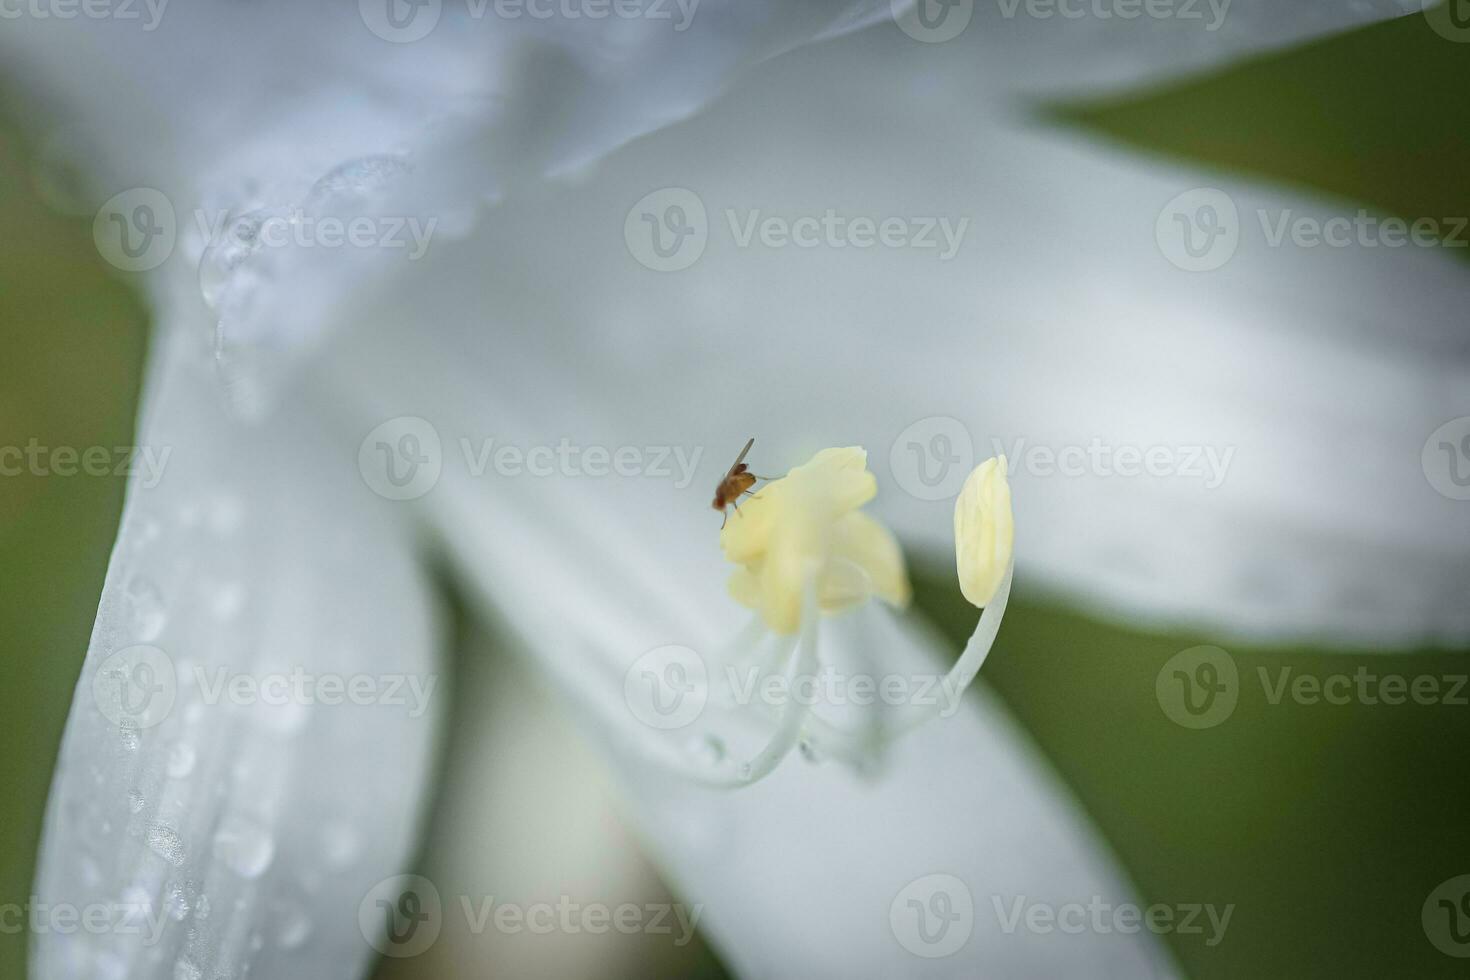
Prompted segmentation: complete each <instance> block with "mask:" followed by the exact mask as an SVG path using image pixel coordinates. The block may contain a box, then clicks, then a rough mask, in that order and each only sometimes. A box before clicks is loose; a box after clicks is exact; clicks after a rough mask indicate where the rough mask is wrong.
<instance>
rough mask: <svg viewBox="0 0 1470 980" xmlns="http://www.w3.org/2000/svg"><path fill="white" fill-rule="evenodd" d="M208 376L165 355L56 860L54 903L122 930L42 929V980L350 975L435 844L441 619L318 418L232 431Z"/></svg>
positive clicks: (81, 685)
mask: <svg viewBox="0 0 1470 980" xmlns="http://www.w3.org/2000/svg"><path fill="white" fill-rule="evenodd" d="M193 353H194V352H193V348H192V345H188V344H177V343H176V344H173V345H168V344H166V343H165V344H161V345H160V348H159V349H156V350H155V358H156V361H155V365H154V370H153V377H152V383H151V384H150V386H149V389H148V393H149V399H148V405H147V421H146V422H145V424H144V426H143V429H142V441H143V444H144V445H145V446H146V447H147V448H148V450H150V451H155V452H157V453H160V454H161V453H163V452H165V451H166V452H167V456H166V458H163V459H162V464H163V465H162V473H161V479H155V478H154V477H155V475H156V473H155V471H153V470H144V471H141V472H140V473H139V474H137V475H135V476H134V477H133V480H132V482H131V483H130V488H129V497H128V501H127V505H126V510H125V513H124V520H123V527H122V530H121V532H120V534H119V537H118V542H117V547H116V550H115V551H114V554H113V557H112V562H111V565H110V568H109V570H108V576H107V580H106V584H105V586H104V589H103V594H102V599H101V604H100V608H99V611H98V618H97V625H96V629H95V631H94V633H93V637H92V642H91V646H90V648H89V650H88V652H87V658H86V660H85V662H84V663H83V664H82V670H81V677H80V679H79V682H78V686H77V691H76V697H75V700H74V702H73V704H72V708H71V713H70V716H69V718H68V721H67V728H66V734H65V739H64V742H63V745H62V749H61V756H60V760H59V763H58V766H57V770H56V774H55V777H54V782H53V785H52V790H51V797H50V801H49V805H48V812H47V816H46V825H45V832H44V839H43V843H42V848H41V855H40V870H39V873H38V881H37V886H36V894H37V896H38V899H39V901H41V902H44V903H47V904H48V905H49V906H51V907H53V908H54V907H60V906H65V907H71V908H74V909H76V910H78V912H79V914H83V915H86V914H90V913H88V912H87V910H89V909H111V910H114V913H113V914H114V918H113V919H112V920H110V921H111V923H112V926H111V927H109V928H107V929H105V930H101V931H98V930H95V929H91V928H88V929H77V930H67V931H65V932H62V931H60V930H55V931H53V930H45V931H41V932H39V933H38V934H36V935H35V936H34V937H33V948H32V965H31V975H32V976H34V977H84V976H85V977H106V978H121V977H129V978H155V977H156V978H160V980H173V978H178V977H217V976H230V977H238V976H242V975H243V972H244V970H245V968H246V966H247V965H248V966H249V967H250V971H251V975H252V976H266V977H271V978H293V977H294V978H311V980H322V978H327V977H342V978H355V977H358V976H361V975H362V974H363V972H364V971H365V970H366V969H367V967H368V965H369V963H370V962H371V961H372V958H373V957H374V956H375V954H374V952H373V948H372V946H371V945H370V944H369V940H368V938H367V937H366V936H365V935H364V934H363V932H362V931H361V930H360V929H359V926H358V919H357V910H358V905H359V902H360V901H362V900H363V898H364V896H365V895H366V894H367V892H368V889H369V888H370V887H371V886H373V885H374V884H375V883H376V882H378V881H379V880H380V879H382V878H384V877H385V876H388V875H390V874H396V873H398V872H399V871H401V870H402V865H403V863H404V862H405V861H406V860H407V859H408V858H409V857H410V855H411V854H412V852H413V849H414V847H415V843H416V840H415V832H416V829H417V825H418V822H419V819H420V816H421V814H422V812H423V806H424V802H425V796H426V784H427V780H428V777H429V775H430V763H431V762H432V757H431V756H432V749H433V745H434V741H435V739H434V733H435V730H436V727H437V725H436V718H437V717H439V715H440V711H439V708H440V698H441V697H442V695H439V694H436V693H435V689H434V688H431V687H429V684H430V683H437V677H438V671H439V670H440V664H439V661H438V657H437V650H436V649H435V645H436V637H435V634H436V628H435V621H436V618H437V617H436V616H435V615H434V613H433V610H432V603H431V599H430V593H429V588H428V583H427V582H426V580H425V576H424V573H423V571H422V569H421V568H420V567H419V565H418V563H417V562H416V560H415V557H414V554H413V550H412V546H411V542H410V541H409V540H407V539H406V537H405V533H404V532H405V530H406V529H405V528H404V527H403V526H401V525H395V524H394V523H392V522H390V521H389V520H387V519H386V518H387V515H386V514H385V510H386V508H385V506H384V501H382V500H380V499H379V498H378V497H376V496H374V495H373V494H371V493H370V492H369V491H368V490H367V488H366V487H365V486H364V485H363V484H362V482H361V481H360V480H359V479H357V478H356V476H355V474H354V473H352V471H350V470H347V469H342V468H334V467H332V466H331V465H330V464H331V462H332V459H331V457H330V456H329V455H325V454H324V450H325V449H330V448H334V445H335V444H328V443H326V442H324V439H323V433H322V430H321V418H322V417H324V415H325V413H322V412H321V411H320V405H319V404H317V405H314V406H311V407H310V409H309V411H306V410H303V409H304V406H302V405H300V404H295V405H293V406H292V411H291V412H290V413H288V416H287V417H286V418H283V419H282V422H281V424H278V425H271V426H268V427H259V428H251V427H246V426H242V425H238V424H234V423H232V422H231V421H230V420H229V419H227V418H225V417H224V416H223V415H222V411H221V409H222V407H223V406H222V403H221V399H220V397H219V392H218V390H217V389H216V386H215V384H214V380H213V377H212V372H211V371H209V370H206V368H207V366H208V365H207V363H205V364H200V363H199V362H197V361H196V360H195V359H194V356H193ZM311 413H316V417H313V414H311ZM155 484H156V485H155ZM333 685H340V686H336V687H334V686H333ZM415 685H417V687H415ZM117 909H122V910H123V912H122V914H123V915H124V916H125V918H118V917H117V913H116V910H117Z"/></svg>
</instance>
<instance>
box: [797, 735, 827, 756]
mask: <svg viewBox="0 0 1470 980" xmlns="http://www.w3.org/2000/svg"><path fill="white" fill-rule="evenodd" d="M798 748H800V749H801V757H802V758H803V759H805V760H806V761H807V762H821V761H822V756H821V753H819V752H818V751H817V746H816V743H815V742H813V741H812V739H810V738H803V739H802V740H801V744H800V745H799V746H798Z"/></svg>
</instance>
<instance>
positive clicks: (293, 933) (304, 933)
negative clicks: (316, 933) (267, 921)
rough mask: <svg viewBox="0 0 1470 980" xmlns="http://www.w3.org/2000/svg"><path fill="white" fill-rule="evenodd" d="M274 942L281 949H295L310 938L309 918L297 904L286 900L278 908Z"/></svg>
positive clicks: (304, 910)
mask: <svg viewBox="0 0 1470 980" xmlns="http://www.w3.org/2000/svg"><path fill="white" fill-rule="evenodd" d="M278 909H279V913H278V914H279V917H280V918H279V922H278V923H277V927H276V928H277V932H276V942H277V943H278V944H279V945H280V947H281V948H282V949H295V948H296V947H298V946H300V945H301V944H302V943H304V942H306V940H307V939H308V938H309V937H310V936H311V929H312V923H311V917H310V916H309V915H307V913H306V909H305V908H303V907H302V906H301V905H300V904H299V903H297V902H295V901H293V900H291V899H287V900H285V901H283V902H282V903H281V904H280V905H279V906H278Z"/></svg>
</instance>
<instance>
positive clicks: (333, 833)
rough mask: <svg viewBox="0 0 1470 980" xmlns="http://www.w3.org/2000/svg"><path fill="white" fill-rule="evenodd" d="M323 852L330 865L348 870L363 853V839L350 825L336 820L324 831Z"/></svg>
mask: <svg viewBox="0 0 1470 980" xmlns="http://www.w3.org/2000/svg"><path fill="white" fill-rule="evenodd" d="M322 851H323V854H324V855H325V856H326V859H327V864H328V865H330V866H331V867H333V868H337V869H339V870H340V869H342V868H347V867H350V866H351V865H352V863H353V862H354V861H356V860H357V856H358V854H360V853H361V852H362V838H361V837H360V836H359V835H358V833H357V831H356V830H354V829H353V828H352V826H351V825H350V824H348V823H346V822H344V821H341V820H334V821H332V822H331V823H329V824H327V826H326V828H325V829H324V830H323V831H322Z"/></svg>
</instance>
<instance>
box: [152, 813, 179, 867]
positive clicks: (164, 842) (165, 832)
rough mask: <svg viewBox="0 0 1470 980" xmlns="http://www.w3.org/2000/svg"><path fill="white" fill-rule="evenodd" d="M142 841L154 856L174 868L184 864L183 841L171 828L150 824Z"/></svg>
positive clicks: (159, 824)
mask: <svg viewBox="0 0 1470 980" xmlns="http://www.w3.org/2000/svg"><path fill="white" fill-rule="evenodd" d="M143 839H144V841H145V842H146V843H147V844H148V847H149V848H150V849H151V850H152V851H153V852H154V853H155V854H157V855H158V856H159V857H161V858H163V859H164V860H165V861H167V862H168V863H169V864H172V865H173V866H174V867H176V868H177V867H179V866H180V865H182V864H183V863H184V856H185V853H186V849H185V847H184V839H183V838H182V837H180V836H179V834H178V831H176V830H174V829H173V828H172V827H169V826H166V825H164V824H161V823H155V824H150V825H149V827H148V830H147V831H146V833H145V834H144V837H143Z"/></svg>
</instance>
